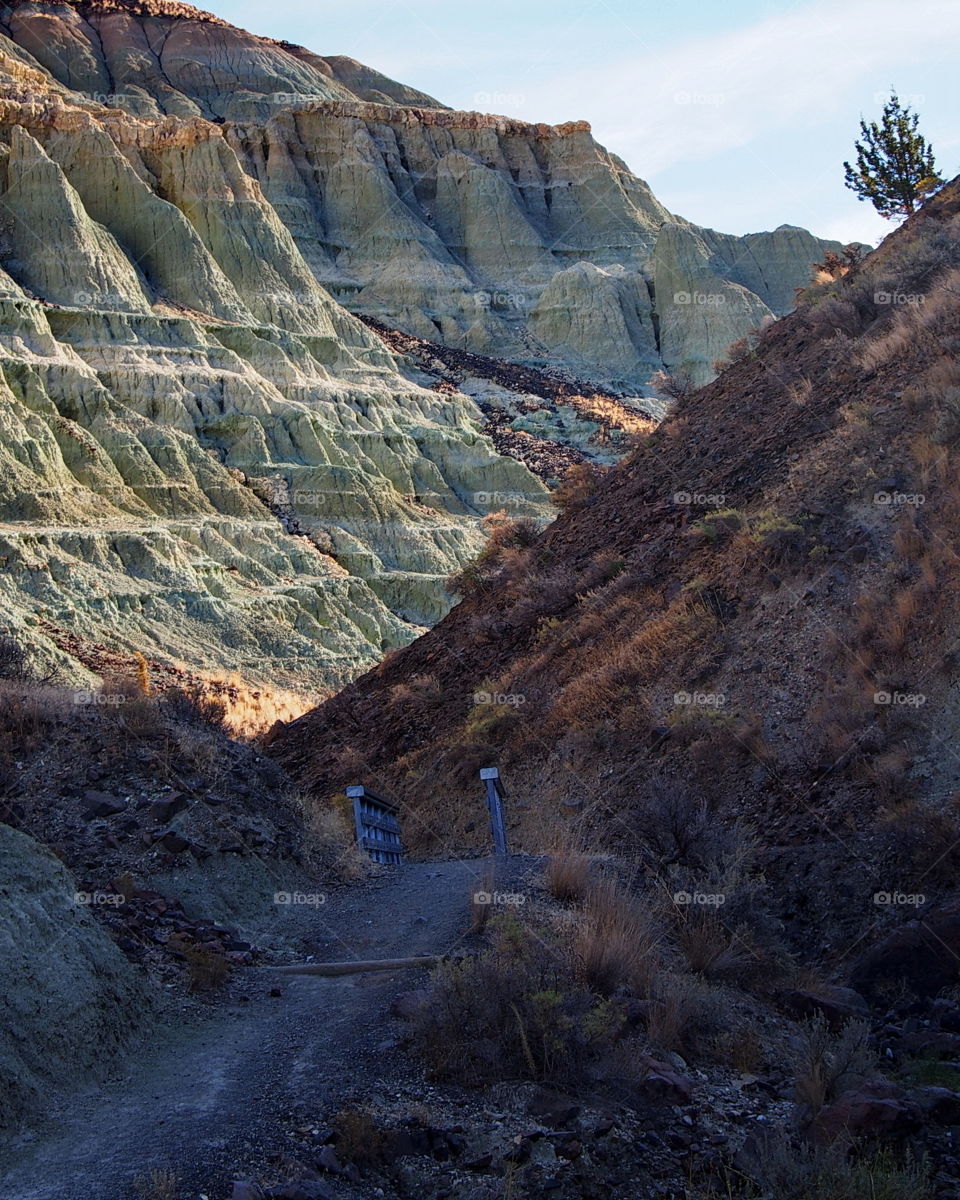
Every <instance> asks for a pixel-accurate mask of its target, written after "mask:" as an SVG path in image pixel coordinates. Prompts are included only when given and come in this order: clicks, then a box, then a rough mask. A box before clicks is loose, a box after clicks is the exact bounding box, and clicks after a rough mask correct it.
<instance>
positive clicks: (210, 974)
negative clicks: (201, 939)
mask: <svg viewBox="0 0 960 1200" xmlns="http://www.w3.org/2000/svg"><path fill="white" fill-rule="evenodd" d="M181 953H182V954H183V958H184V961H185V962H186V964H187V980H188V983H189V986H190V991H191V992H212V991H215V990H216V989H217V988H218V987H222V985H223V984H224V983H226V981H227V980H228V979H229V977H230V960H229V959H227V958H225V957H224V956H223V955H222V954H220V953H218V952H217V951H216V950H204V949H202V948H201V947H199V946H190V947H187V948H185V949H184V950H183V951H181Z"/></svg>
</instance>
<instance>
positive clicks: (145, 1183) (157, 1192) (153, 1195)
mask: <svg viewBox="0 0 960 1200" xmlns="http://www.w3.org/2000/svg"><path fill="white" fill-rule="evenodd" d="M133 1189H134V1194H135V1196H136V1200H177V1196H178V1195H179V1192H180V1176H179V1175H178V1174H177V1172H176V1171H174V1170H173V1169H172V1168H171V1167H154V1168H153V1170H152V1171H151V1172H150V1174H149V1175H141V1176H140V1178H139V1179H137V1180H136V1181H135V1182H134V1185H133Z"/></svg>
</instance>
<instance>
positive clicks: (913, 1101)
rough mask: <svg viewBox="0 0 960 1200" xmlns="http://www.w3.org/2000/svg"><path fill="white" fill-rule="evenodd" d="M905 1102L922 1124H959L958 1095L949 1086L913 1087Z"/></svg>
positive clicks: (959, 1075) (959, 1074)
mask: <svg viewBox="0 0 960 1200" xmlns="http://www.w3.org/2000/svg"><path fill="white" fill-rule="evenodd" d="M958 1082H960V1073H958ZM907 1104H908V1106H909V1108H910V1111H911V1113H912V1114H914V1115H916V1117H917V1118H918V1120H919V1121H920V1122H921V1123H922V1124H925V1125H926V1124H933V1125H960V1095H958V1094H957V1093H956V1092H951V1091H950V1089H949V1088H945V1087H933V1086H928V1087H920V1088H915V1089H914V1090H913V1091H911V1092H910V1094H909V1096H908V1097H907Z"/></svg>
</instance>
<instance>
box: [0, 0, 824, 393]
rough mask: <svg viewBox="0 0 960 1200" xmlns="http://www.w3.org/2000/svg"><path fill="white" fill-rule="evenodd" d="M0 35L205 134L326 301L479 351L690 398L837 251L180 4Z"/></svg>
mask: <svg viewBox="0 0 960 1200" xmlns="http://www.w3.org/2000/svg"><path fill="white" fill-rule="evenodd" d="M3 28H4V30H5V31H6V33H7V34H8V36H9V39H10V41H11V42H12V43H13V45H11V46H10V51H11V53H16V54H18V56H19V57H20V58H21V59H26V60H27V61H30V62H33V63H36V64H38V65H41V66H42V67H43V68H45V69H46V70H47V71H49V72H50V74H51V75H52V76H53V77H54V78H55V79H57V80H58V81H60V82H61V83H62V84H63V85H64V86H66V87H68V88H70V89H73V90H74V91H75V92H78V93H81V94H82V95H84V96H86V97H89V98H90V99H93V100H96V101H99V102H103V103H107V104H109V105H111V106H113V107H117V108H120V109H123V110H125V111H127V112H129V113H132V114H135V115H137V116H144V117H151V118H158V117H160V116H162V115H172V116H176V117H179V118H188V119H189V118H193V117H203V118H206V119H207V120H210V121H216V122H218V123H220V124H221V125H222V126H223V135H224V138H225V140H226V142H227V143H228V144H229V145H230V146H231V147H232V149H233V150H234V151H235V152H236V154H237V158H238V161H239V163H240V164H241V165H242V168H243V169H244V170H245V171H246V172H248V173H249V174H250V175H251V176H252V177H253V178H255V179H256V180H257V181H258V182H259V183H260V185H261V187H262V189H263V195H264V196H265V197H266V199H267V200H268V201H269V202H270V204H271V205H272V206H273V208H274V209H275V210H276V213H277V214H278V215H279V217H280V219H281V220H282V221H283V223H284V224H285V226H286V227H287V228H288V230H289V231H290V233H291V234H292V236H293V238H294V240H295V242H296V244H297V246H298V248H299V249H300V251H301V253H302V255H303V257H304V259H305V260H306V262H307V263H308V264H309V266H310V268H311V270H312V272H313V274H314V276H315V277H316V279H317V280H318V281H319V282H320V283H321V284H322V285H323V286H324V287H326V288H327V289H328V290H329V291H330V293H331V294H332V295H333V296H335V297H336V298H337V299H338V300H340V301H341V302H343V303H344V304H346V305H347V306H348V307H350V308H354V309H356V310H357V311H360V312H366V313H369V314H371V315H373V316H376V317H378V318H380V319H382V320H383V321H385V322H386V323H387V324H390V325H396V326H398V327H400V328H402V329H404V330H406V331H407V332H409V333H414V334H417V335H419V336H422V337H427V338H430V339H435V340H437V339H438V340H442V341H444V342H447V343H448V344H451V345H457V346H463V347H464V348H467V349H472V350H477V351H480V352H481V353H487V354H495V355H498V356H501V357H509V358H514V359H522V360H525V361H528V362H531V363H537V362H539V363H541V364H542V363H545V362H551V363H559V364H565V365H568V366H571V365H572V366H574V367H575V368H577V369H579V370H581V371H583V370H585V371H586V372H587V373H588V374H593V375H594V376H595V377H596V378H598V379H600V380H603V381H605V382H607V383H610V382H614V383H618V384H621V385H623V386H627V387H631V388H634V389H635V388H637V387H638V386H639V385H642V384H643V383H644V382H645V381H646V380H647V379H648V378H649V376H650V373H651V371H652V370H653V369H655V368H656V367H658V366H660V365H661V364H662V363H666V365H668V366H671V367H675V366H679V365H681V364H686V365H687V366H689V367H690V369H691V370H693V371H694V373H695V374H697V375H698V376H700V377H701V378H703V379H705V378H707V377H708V376H709V374H710V364H711V363H712V361H713V359H714V358H716V357H718V355H719V353H720V352H721V351H722V350H723V349H724V348H725V347H726V345H727V344H729V342H731V341H733V340H734V339H735V338H737V337H739V336H741V335H742V334H744V333H745V332H746V331H747V330H748V329H749V328H751V327H752V326H754V325H756V324H757V323H758V322H759V321H760V320H762V319H763V318H764V317H769V316H771V315H772V314H778V315H779V314H782V313H783V312H785V311H787V309H788V308H789V307H790V306H791V304H792V297H793V289H794V288H795V287H796V286H798V285H800V284H803V283H805V282H806V279H807V276H808V273H809V269H810V264H811V263H812V262H813V261H814V260H816V259H817V258H819V257H821V256H822V254H823V252H824V250H825V249H826V248H827V247H828V246H833V248H837V247H836V246H835V244H834V243H825V242H822V241H820V240H818V239H816V238H814V237H812V236H811V235H810V234H808V233H806V231H804V230H802V229H797V228H794V227H791V226H782V227H781V228H779V229H777V230H775V231H774V232H772V233H762V234H754V235H750V236H749V237H745V238H737V237H730V236H726V235H723V234H718V233H715V232H714V231H712V230H706V229H700V228H698V227H696V226H693V225H691V224H689V223H688V222H686V221H684V220H682V219H681V218H676V217H674V216H672V215H671V214H670V213H669V212H667V210H666V209H665V208H664V207H663V206H662V205H661V204H660V203H659V202H658V201H657V199H656V198H655V197H654V196H653V195H652V193H651V191H650V189H649V187H648V186H647V185H646V184H645V183H644V182H643V181H642V180H641V179H638V178H637V177H636V176H635V175H633V174H632V173H631V172H630V170H629V169H628V168H627V166H626V165H625V164H624V163H623V162H622V161H620V160H619V159H618V158H617V157H616V156H615V155H611V154H609V153H608V152H607V151H605V150H604V149H603V148H602V147H601V146H598V145H597V144H596V142H595V141H594V140H593V138H592V137H591V134H590V127H589V125H587V123H586V122H584V121H575V122H570V123H568V124H566V125H562V126H559V127H552V126H547V125H531V124H528V123H525V122H522V121H517V120H512V119H510V118H508V117H502V116H491V115H484V114H479V113H458V112H453V111H450V110H448V109H445V108H444V106H443V105H441V104H440V103H439V102H438V101H436V100H434V99H433V98H432V97H430V96H426V95H424V94H423V93H422V92H418V91H416V90H415V89H413V88H409V87H406V86H404V85H402V84H398V83H396V82H395V81H393V80H389V79H386V78H385V77H383V76H382V75H379V74H378V73H377V72H375V71H372V70H371V69H370V68H367V67H365V66H363V65H362V64H360V63H357V62H355V61H353V60H352V59H349V58H343V57H332V58H322V57H320V56H319V55H317V54H315V53H312V52H311V51H308V50H305V49H304V48H302V47H299V46H294V45H291V44H289V43H278V42H274V41H271V40H270V39H266V38H258V37H254V36H252V35H250V34H248V33H246V32H244V31H243V30H239V29H236V28H234V27H233V26H230V25H228V24H226V23H225V22H223V21H220V20H218V19H217V18H214V17H212V16H210V15H209V14H206V13H202V12H199V11H197V10H193V9H190V8H189V7H187V6H186V5H181V4H164V3H152V4H138V3H131V2H127V0H124V2H123V3H120V2H118V0H110V2H107V0H69V2H68V3H63V4H38V3H24V4H15V5H12V6H11V7H9V8H8V9H6V10H5V20H4V22H3ZM707 318H709V320H708V319H707Z"/></svg>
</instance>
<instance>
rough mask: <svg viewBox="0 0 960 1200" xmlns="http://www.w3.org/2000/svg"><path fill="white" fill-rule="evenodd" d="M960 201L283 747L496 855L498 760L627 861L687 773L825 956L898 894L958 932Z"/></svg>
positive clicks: (877, 261)
mask: <svg viewBox="0 0 960 1200" xmlns="http://www.w3.org/2000/svg"><path fill="white" fill-rule="evenodd" d="M958 213H960V186H958V184H957V183H956V182H954V183H953V184H951V185H949V186H948V187H947V188H946V189H945V190H944V191H943V192H942V193H941V195H940V196H939V197H938V198H937V199H936V200H934V201H933V202H931V203H930V204H929V205H928V206H927V207H926V209H925V210H924V211H923V212H922V213H920V214H918V215H917V216H915V217H914V218H912V219H911V220H910V221H908V222H907V223H906V225H905V226H904V227H903V228H902V229H901V230H899V231H898V232H897V233H896V234H894V235H892V236H891V237H890V238H889V239H887V241H886V242H885V243H884V245H883V246H882V247H881V249H880V250H878V251H877V252H875V253H874V254H873V255H872V256H870V257H869V258H868V259H867V260H866V262H865V264H864V265H863V266H861V267H859V268H856V269H854V270H853V271H851V272H850V273H848V274H846V275H841V276H839V277H838V278H837V279H835V280H834V281H832V282H825V283H823V284H820V285H817V286H814V287H812V288H811V289H809V290H808V293H807V295H806V297H805V299H804V302H803V303H802V305H801V307H800V308H799V310H798V311H797V312H796V313H794V314H792V315H791V316H789V317H787V318H785V319H784V320H782V321H780V322H778V323H777V324H775V325H773V326H771V327H770V328H769V329H768V330H767V331H766V332H765V333H764V334H763V335H762V336H761V337H760V338H759V340H758V342H757V344H756V346H755V348H754V349H753V350H752V351H750V352H749V353H746V354H745V356H744V357H743V358H742V359H741V361H739V362H737V363H736V364H734V365H733V366H731V367H730V368H729V369H728V370H726V371H725V372H724V373H723V374H722V375H721V376H720V377H719V378H718V379H717V381H716V382H714V383H712V384H711V385H709V386H708V387H706V388H703V389H701V390H700V391H699V392H697V393H695V394H694V395H693V396H692V397H691V398H690V399H689V400H688V401H686V402H684V403H682V404H681V405H680V406H679V407H678V409H677V410H676V412H674V413H673V414H672V415H671V416H670V417H669V418H668V420H667V421H666V422H665V424H664V425H663V426H661V428H660V429H659V430H658V431H657V432H656V433H655V434H654V435H653V436H652V437H651V438H649V439H648V441H647V444H646V445H645V446H644V447H643V448H641V449H639V450H638V451H637V452H636V453H635V454H634V455H632V456H631V458H630V459H629V460H628V461H626V462H625V463H624V464H623V465H622V466H620V467H619V468H616V469H615V470H614V471H613V472H612V473H611V474H610V475H609V476H607V477H606V478H605V479H604V480H602V481H601V483H600V484H599V485H598V487H597V488H596V490H595V491H594V492H593V494H591V495H584V496H581V497H580V498H579V500H578V501H577V502H576V503H574V504H573V505H572V506H571V508H570V509H569V510H568V511H567V512H566V513H565V514H564V515H563V516H562V517H561V518H560V520H558V521H557V522H556V523H555V524H554V525H553V526H551V527H550V528H549V529H548V530H547V531H546V532H545V533H544V534H543V535H542V536H540V537H539V538H536V537H534V536H533V534H532V532H531V531H529V530H524V528H523V527H522V524H521V526H520V527H518V529H517V530H516V531H515V534H514V536H512V537H510V536H509V535H507V536H505V535H504V532H503V531H501V532H500V534H499V536H498V545H499V547H500V548H499V551H498V553H495V554H493V555H492V556H489V557H488V558H487V560H486V562H485V563H484V564H483V567H482V568H481V569H479V570H475V571H474V572H473V573H472V574H471V575H470V579H469V581H468V582H469V583H470V586H471V588H472V591H471V594H469V595H468V597H467V599H465V600H464V602H463V603H461V604H460V605H459V606H458V607H457V608H456V609H455V610H454V611H453V612H452V613H451V614H450V615H449V616H448V617H447V618H446V619H445V620H444V621H443V622H442V623H441V624H440V625H439V626H438V627H436V628H435V629H434V630H432V631H431V632H430V633H429V634H427V635H425V636H424V637H422V638H420V639H419V640H418V641H417V642H415V643H414V644H413V645H411V646H409V647H407V648H406V649H405V650H403V651H401V652H399V653H398V654H396V655H392V656H390V657H389V658H388V659H387V661H385V662H384V663H383V664H381V666H380V667H378V668H376V669H375V670H374V671H372V672H370V673H368V674H367V675H366V676H364V677H363V678H362V679H360V680H358V681H357V682H356V683H355V684H354V685H352V686H350V687H349V688H347V689H345V690H344V691H343V692H342V693H341V694H340V695H339V696H337V697H335V698H334V699H333V700H331V701H330V702H328V703H327V704H325V705H324V706H322V707H320V708H319V709H317V710H316V711H315V712H314V713H311V714H308V715H306V716H304V717H303V718H301V719H300V720H299V721H297V722H295V723H293V724H292V725H289V726H287V727H285V728H282V729H280V730H279V731H278V734H277V736H276V739H275V743H274V745H275V752H276V753H277V755H278V756H279V757H280V759H281V761H282V762H284V763H285V764H286V765H287V766H288V768H290V769H291V770H292V771H293V772H294V773H295V774H296V775H297V776H298V778H299V779H300V780H301V781H302V782H303V783H305V784H306V783H309V784H310V785H312V786H313V787H314V788H315V789H316V791H317V793H318V794H319V795H321V796H329V795H331V794H333V793H335V792H336V791H337V790H338V788H340V787H342V786H343V785H344V784H345V783H348V782H354V781H356V780H363V781H369V783H370V784H371V785H372V786H374V787H381V788H383V789H386V790H387V791H389V792H390V793H393V794H395V795H397V796H399V797H400V798H401V799H402V800H403V802H404V804H405V806H406V808H407V811H408V812H409V814H410V817H409V820H408V825H407V829H408V836H409V837H410V840H411V842H412V843H414V844H415V845H419V846H421V847H424V848H426V847H430V848H435V847H437V846H440V845H446V846H451V845H455V844H463V843H466V844H476V845H478V846H479V845H482V844H483V843H484V841H485V832H484V831H485V822H484V819H483V815H482V807H481V792H480V790H479V788H478V785H477V782H476V771H477V769H478V768H479V767H481V766H485V765H488V764H490V763H494V762H495V763H498V764H499V765H500V766H501V768H502V770H503V774H504V776H505V778H506V780H507V784H508V788H509V801H508V811H509V813H510V814H511V823H512V830H513V833H512V836H513V837H514V839H515V841H517V842H519V844H521V845H524V846H527V847H528V848H531V849H535V848H537V847H539V846H542V844H543V841H544V838H545V837H546V836H547V834H546V833H545V830H548V829H549V828H551V826H552V825H553V824H555V822H556V821H557V820H561V821H569V820H573V821H574V823H575V825H576V826H577V828H579V830H580V834H581V836H589V837H590V838H591V839H593V838H600V839H601V840H602V841H603V840H605V841H606V842H608V843H611V839H612V840H613V842H615V843H616V844H617V846H618V848H620V849H621V850H625V851H627V850H629V848H630V846H631V845H634V844H635V843H636V842H637V839H640V838H641V837H642V830H643V829H644V827H645V822H647V820H648V818H649V813H650V811H651V808H652V807H653V808H655V807H656V806H657V804H658V803H659V801H658V797H659V796H661V795H662V794H669V790H670V787H671V786H674V787H676V786H680V787H682V788H683V789H685V790H686V793H687V795H688V797H690V798H691V803H694V802H695V803H694V809H695V808H696V804H699V803H701V802H703V803H705V804H706V805H707V806H708V808H709V811H710V812H711V813H712V814H713V817H712V819H713V820H716V821H718V822H720V823H725V822H730V821H734V820H745V821H748V822H750V823H752V824H754V825H755V827H756V829H757V830H758V831H762V832H761V837H762V843H763V845H764V847H765V848H766V849H767V850H768V851H769V853H770V858H769V861H768V864H767V869H768V872H769V878H770V879H771V880H775V881H776V887H777V888H778V889H780V890H779V894H778V896H777V905H778V912H779V915H780V917H781V918H782V919H783V920H784V921H786V922H787V925H788V928H789V929H790V930H791V933H792V934H793V935H794V936H796V937H797V938H798V939H800V940H801V941H802V939H803V938H804V937H805V936H807V935H811V936H812V937H813V939H814V942H813V944H814V946H815V948H816V951H817V952H818V953H819V952H821V951H822V950H823V949H824V947H827V948H828V951H827V952H828V953H829V954H832V955H837V956H838V958H839V960H842V959H843V958H844V956H845V955H846V954H847V953H848V952H849V951H851V950H852V949H854V948H856V947H858V946H860V949H862V945H860V943H861V942H862V941H863V939H865V938H870V937H875V936H876V932H877V930H878V929H881V930H882V929H883V928H884V924H885V921H886V919H887V918H888V917H889V918H890V920H893V919H894V918H893V917H892V916H891V915H890V912H889V911H888V912H883V911H882V910H881V911H878V909H877V907H876V905H875V903H874V899H873V897H874V894H875V893H894V892H900V893H903V894H909V895H923V896H925V897H926V901H927V903H928V904H929V905H931V906H932V907H931V909H930V914H931V915H930V916H929V917H928V920H929V921H930V922H934V921H935V919H936V917H935V914H936V913H937V911H938V906H942V905H943V904H945V903H946V902H947V901H948V899H949V896H950V881H951V873H952V871H953V870H954V869H955V855H956V845H957V844H958V835H960V830H958V828H957V823H956V822H957V818H956V812H955V808H954V807H952V804H953V802H952V800H951V797H955V795H956V794H957V792H958V791H960V769H958V765H957V759H956V755H955V754H954V753H953V751H952V749H951V747H952V745H953V742H954V740H955V737H956V729H957V721H958V719H960V716H958V713H960V710H958V706H957V685H958V678H957V672H956V639H957V631H956V623H955V619H954V616H953V613H954V609H955V603H956V589H957V586H958V578H960V577H958V565H957V557H956V551H955V546H956V536H957V523H958V521H960V509H958V497H957V491H956V486H955V461H956V454H957V448H956V447H957V444H958V436H960V426H958V421H957V400H956V396H957V386H958V384H960V375H958V369H957V358H956V356H957V350H958V349H960V340H958V339H960V323H958V322H960V306H958V304H957V295H958V271H957V267H958V264H960V253H958V237H957V234H958V229H960V217H958ZM371 728H375V729H377V731H378V738H377V745H376V748H375V749H372V748H371V747H370V746H369V743H368V742H367V740H366V735H365V731H366V730H369V729H371ZM671 781H672V782H671ZM611 844H612V843H611ZM635 848H636V847H635ZM907 911H909V909H908V910H907ZM944 940H945V941H946V942H948V943H949V945H950V946H951V947H954V949H957V950H960V947H956V946H954V939H953V935H950V937H949V938H945V939H944ZM921 957H922V956H921ZM917 970H919V968H917Z"/></svg>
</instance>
